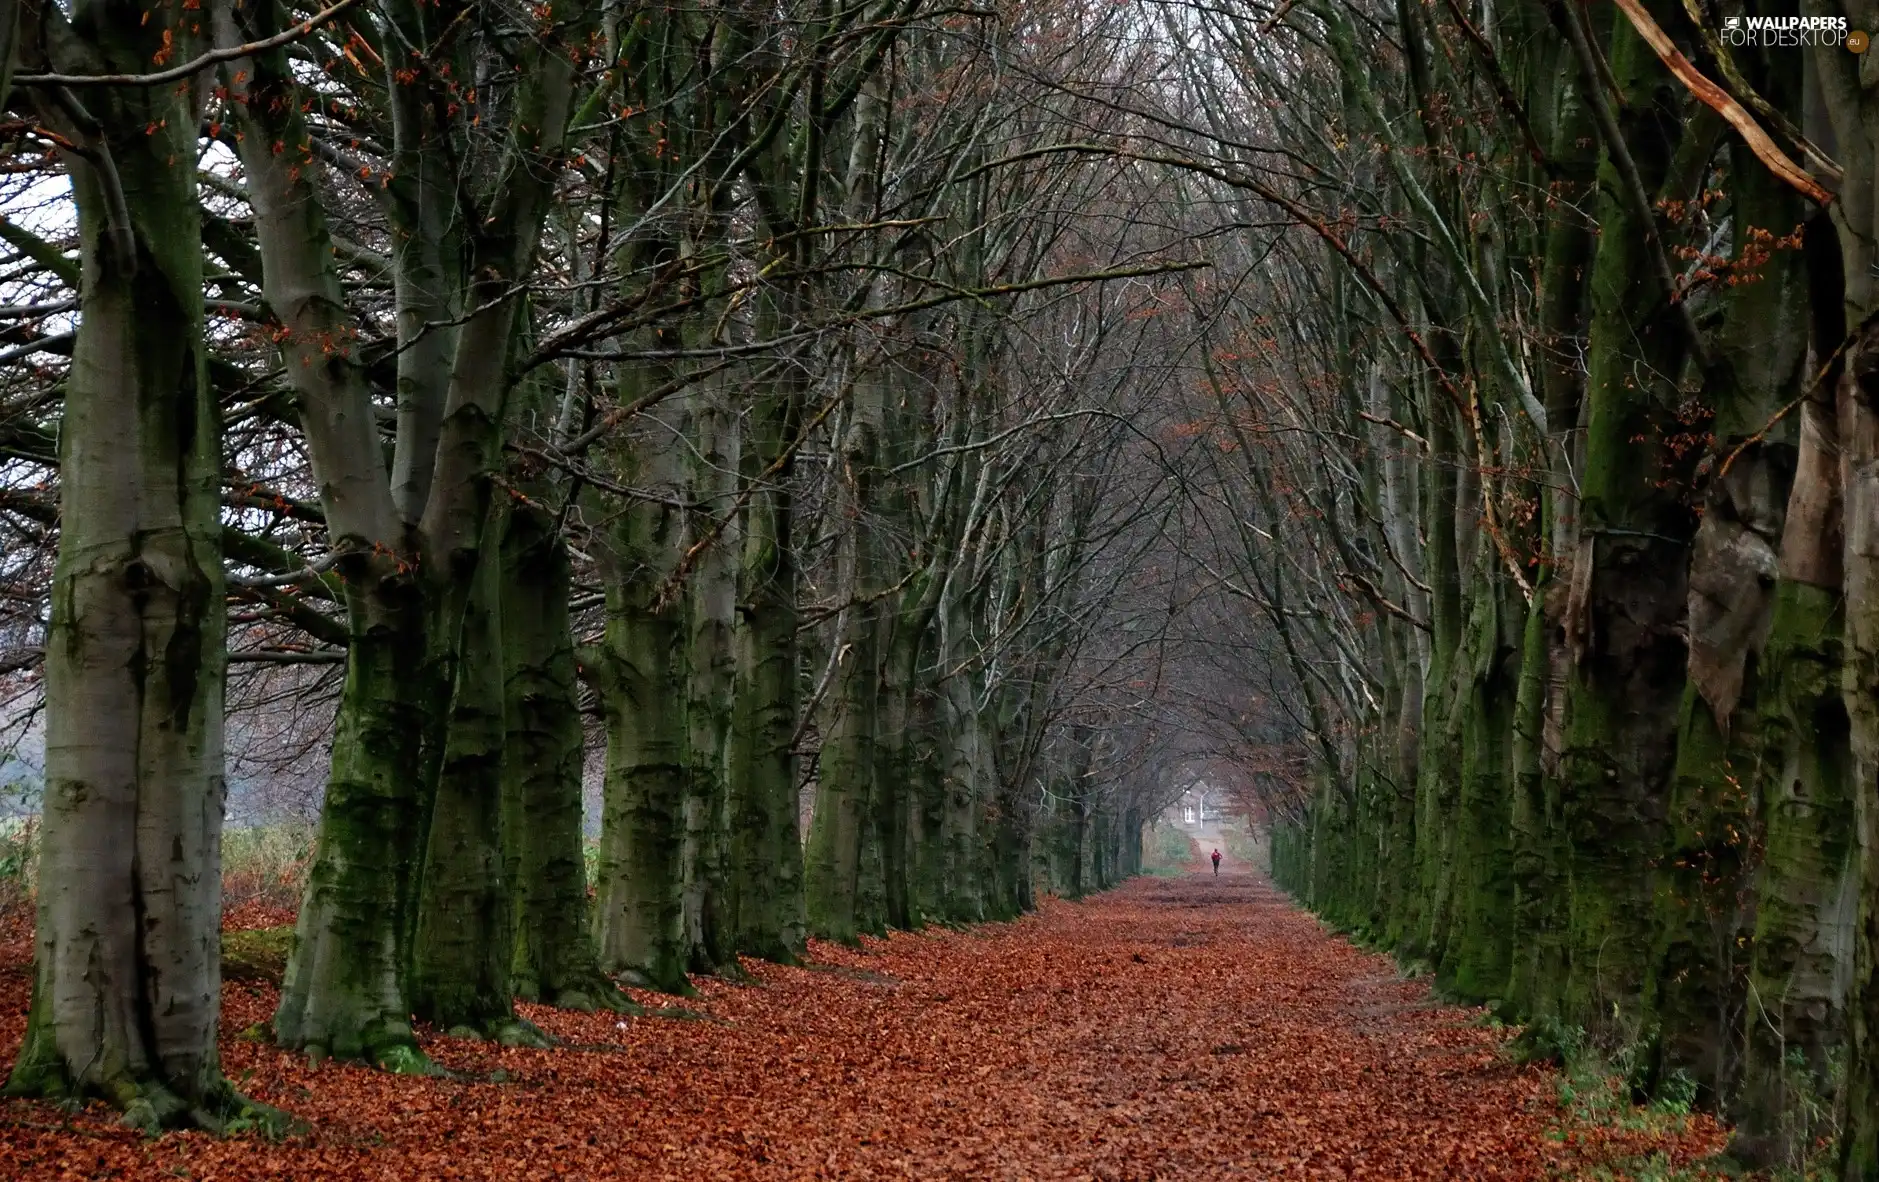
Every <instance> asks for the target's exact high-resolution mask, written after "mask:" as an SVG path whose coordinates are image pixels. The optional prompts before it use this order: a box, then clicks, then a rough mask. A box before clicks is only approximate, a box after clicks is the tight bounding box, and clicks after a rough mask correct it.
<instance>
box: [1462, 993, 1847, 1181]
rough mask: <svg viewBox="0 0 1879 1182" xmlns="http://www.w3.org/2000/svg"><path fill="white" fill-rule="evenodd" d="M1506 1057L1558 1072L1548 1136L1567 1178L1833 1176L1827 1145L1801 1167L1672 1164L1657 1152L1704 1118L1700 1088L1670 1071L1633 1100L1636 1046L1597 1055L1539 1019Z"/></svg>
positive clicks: (1556, 1024)
mask: <svg viewBox="0 0 1879 1182" xmlns="http://www.w3.org/2000/svg"><path fill="white" fill-rule="evenodd" d="M1494 1024H1495V1025H1498V1024H1499V1023H1498V1022H1495V1023H1494ZM1505 1053H1506V1055H1507V1057H1508V1058H1509V1059H1511V1060H1512V1061H1514V1062H1516V1063H1547V1064H1551V1065H1553V1066H1554V1067H1555V1068H1556V1069H1557V1072H1558V1074H1557V1075H1556V1076H1555V1077H1554V1089H1555V1099H1556V1100H1557V1101H1558V1104H1559V1113H1558V1118H1557V1120H1556V1122H1555V1123H1554V1124H1553V1126H1552V1127H1551V1128H1550V1129H1548V1131H1547V1136H1548V1138H1549V1139H1550V1140H1552V1141H1553V1142H1554V1143H1555V1144H1557V1145H1560V1146H1561V1147H1562V1148H1563V1147H1568V1146H1570V1147H1573V1148H1574V1149H1575V1152H1573V1153H1571V1154H1569V1155H1568V1157H1567V1160H1569V1161H1570V1162H1571V1166H1570V1170H1569V1172H1565V1173H1558V1174H1556V1175H1555V1176H1557V1177H1561V1178H1586V1179H1594V1180H1602V1182H1620V1180H1629V1182H1698V1180H1699V1179H1701V1180H1710V1179H1720V1178H1754V1179H1761V1180H1764V1182H1816V1180H1819V1182H1826V1180H1827V1179H1830V1178H1832V1177H1834V1176H1835V1174H1834V1171H1833V1167H1832V1146H1831V1145H1830V1144H1828V1143H1826V1142H1825V1141H1823V1142H1821V1143H1820V1144H1819V1145H1818V1146H1816V1148H1817V1150H1818V1152H1817V1153H1816V1154H1815V1155H1812V1156H1811V1157H1810V1159H1809V1160H1808V1161H1807V1162H1806V1163H1804V1165H1803V1166H1802V1167H1801V1168H1799V1169H1782V1170H1761V1171H1756V1170H1750V1169H1748V1168H1746V1167H1745V1166H1743V1165H1742V1164H1741V1163H1740V1162H1738V1161H1736V1160H1735V1159H1734V1158H1731V1157H1729V1156H1728V1155H1727V1154H1726V1153H1720V1154H1711V1155H1707V1156H1697V1157H1694V1158H1692V1159H1689V1160H1682V1161H1679V1160H1677V1158H1675V1157H1674V1156H1673V1154H1672V1153H1671V1152H1670V1151H1669V1150H1666V1149H1664V1148H1662V1146H1663V1145H1665V1144H1666V1143H1671V1144H1675V1143H1676V1142H1678V1141H1679V1140H1680V1139H1683V1138H1687V1137H1690V1136H1691V1135H1692V1134H1693V1132H1694V1130H1695V1122H1696V1121H1698V1120H1701V1119H1705V1118H1702V1117H1701V1116H1700V1115H1699V1114H1697V1113H1696V1111H1695V1107H1696V1102H1697V1097H1698V1092H1699V1087H1698V1085H1697V1082H1696V1081H1695V1080H1694V1079H1692V1078H1691V1077H1690V1076H1689V1075H1688V1074H1686V1073H1685V1072H1683V1071H1680V1070H1678V1071H1672V1072H1671V1073H1670V1074H1669V1075H1668V1076H1666V1077H1665V1078H1663V1079H1661V1080H1659V1081H1658V1083H1657V1086H1656V1090H1655V1093H1654V1094H1653V1095H1652V1096H1651V1098H1650V1099H1649V1100H1648V1101H1647V1102H1644V1103H1640V1102H1638V1095H1639V1092H1638V1083H1637V1080H1638V1075H1639V1071H1638V1066H1639V1061H1640V1060H1641V1058H1642V1054H1643V1048H1642V1047H1641V1045H1639V1044H1630V1045H1626V1046H1622V1047H1618V1048H1616V1049H1609V1050H1608V1049H1601V1048H1600V1047H1598V1046H1597V1045H1595V1044H1594V1042H1593V1040H1592V1039H1590V1038H1589V1037H1588V1036H1587V1034H1586V1032H1585V1031H1584V1030H1583V1029H1582V1028H1580V1027H1577V1026H1572V1025H1568V1024H1567V1023H1564V1022H1561V1021H1559V1020H1558V1019H1556V1018H1542V1019H1539V1020H1536V1021H1534V1022H1531V1023H1529V1024H1527V1025H1526V1026H1524V1027H1522V1028H1521V1030H1520V1033H1519V1034H1518V1035H1516V1036H1515V1037H1514V1038H1513V1040H1512V1041H1510V1042H1508V1043H1507V1045H1506V1052H1505Z"/></svg>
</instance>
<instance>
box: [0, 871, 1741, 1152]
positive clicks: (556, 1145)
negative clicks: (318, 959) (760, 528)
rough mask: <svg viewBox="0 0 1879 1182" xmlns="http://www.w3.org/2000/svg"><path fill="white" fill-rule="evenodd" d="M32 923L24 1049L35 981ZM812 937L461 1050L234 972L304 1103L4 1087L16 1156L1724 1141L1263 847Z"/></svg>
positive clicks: (5, 1041) (227, 1053)
mask: <svg viewBox="0 0 1879 1182" xmlns="http://www.w3.org/2000/svg"><path fill="white" fill-rule="evenodd" d="M230 918H231V922H232V923H235V924H248V925H251V926H253V925H260V924H272V923H278V922H280V921H281V920H282V919H283V918H284V917H283V916H280V915H276V914H272V913H269V912H267V911H266V910H265V909H262V910H257V911H255V912H253V913H252V914H245V915H232V916H231V917H230ZM14 927H15V930H12V931H8V932H4V933H0V957H3V958H4V959H3V962H0V1063H10V1061H11V1058H12V1056H13V1054H14V1053H15V1051H16V1050H17V1047H18V1043H19V1039H20V1036H21V1032H22V1030H23V1028H24V1026H25V1020H26V1008H27V995H28V992H29V985H30V968H29V965H28V963H27V959H28V958H29V957H30V954H31V953H30V939H29V933H21V932H20V931H18V930H17V925H14ZM812 951H813V955H814V958H815V962H816V963H815V964H813V965H811V966H809V967H805V968H779V967H776V966H770V965H758V964H752V965H751V966H750V968H751V972H752V974H753V976H754V977H755V978H756V981H755V983H753V984H750V985H742V986H732V985H728V984H724V983H722V982H718V981H709V980H708V981H702V982H700V990H701V994H702V996H701V997H700V998H697V999H691V1000H687V1001H685V1002H683V1003H681V1004H682V1005H683V1007H685V1010H686V1012H687V1014H688V1015H689V1016H680V1015H678V1014H677V1012H676V1011H672V1010H668V1011H667V1012H668V1015H670V1016H649V1017H643V1018H633V1019H628V1020H625V1021H624V1022H622V1021H621V1020H620V1019H619V1018H617V1017H616V1016H614V1015H585V1014H570V1013H560V1012H556V1011H553V1010H547V1009H541V1008H538V1007H523V1010H524V1013H525V1014H526V1015H527V1016H528V1017H529V1018H530V1019H532V1020H533V1021H535V1022H536V1023H538V1024H539V1025H541V1026H542V1027H543V1028H544V1029H546V1030H548V1031H550V1032H552V1033H553V1034H554V1035H555V1036H556V1037H558V1038H559V1039H561V1040H562V1041H563V1043H564V1044H565V1045H563V1046H561V1047H559V1048H556V1049H554V1050H551V1051H530V1050H504V1049H500V1048H495V1047H491V1046H488V1045H484V1044H479V1043H474V1042H467V1041H461V1040H456V1039H449V1038H443V1037H429V1038H427V1039H426V1041H425V1049H426V1051H427V1052H429V1054H430V1055H431V1056H432V1057H433V1058H434V1059H435V1060H436V1061H437V1062H438V1063H440V1064H442V1065H444V1066H445V1067H447V1068H449V1069H450V1071H451V1072H452V1073H453V1074H452V1076H451V1077H448V1078H412V1077H401V1076H392V1075H387V1074H384V1073H381V1072H376V1071H370V1070H366V1069H363V1068H359V1067H353V1066H346V1065H339V1064H332V1063H328V1064H324V1065H322V1066H319V1067H311V1066H308V1065H307V1064H306V1063H305V1062H304V1061H303V1060H301V1059H300V1058H298V1057H296V1056H294V1055H289V1054H285V1053H283V1052H281V1051H279V1050H277V1049H274V1048H272V1047H269V1046H266V1045H262V1044H259V1043H255V1042H250V1041H245V1040H243V1039H241V1038H240V1037H238V1032H239V1031H241V1030H243V1029H244V1028H247V1027H249V1026H250V1025H251V1024H253V1023H256V1022H259V1021H261V1020H263V1019H265V1018H267V1017H268V1016H269V1014H270V1013H271V1011H272V1009H273V1007H274V1002H275V993H274V990H273V989H272V988H271V987H270V986H267V985H265V984H249V983H241V982H231V983H230V984H229V985H228V986H227V989H226V1001H225V1010H224V1021H223V1032H224V1042H223V1048H222V1054H223V1061H224V1066H225V1068H226V1070H227V1072H228V1074H229V1076H230V1077H231V1078H233V1079H234V1080H236V1081H237V1084H238V1086H239V1087H240V1088H241V1089H242V1090H243V1091H245V1092H246V1093H247V1094H248V1095H250V1096H252V1097H254V1098H256V1099H259V1100H263V1101H265V1102H267V1103H269V1104H273V1105H276V1106H278V1107H280V1108H283V1109H286V1110H288V1111H290V1112H292V1113H294V1114H295V1115H296V1116H298V1117H300V1118H301V1119H303V1120H304V1121H305V1122H306V1124H307V1128H306V1130H305V1131H304V1132H301V1133H299V1134H296V1135H293V1136H290V1137H288V1138H286V1139H285V1140H281V1141H272V1142H271V1141H268V1140H264V1139H262V1138H260V1137H258V1136H253V1135H243V1136H235V1137H230V1138H226V1139H220V1140H218V1139H215V1138H211V1137H208V1136H205V1135H202V1134H199V1133H176V1134H169V1135H166V1136H164V1137H161V1138H158V1139H156V1140H146V1139H143V1138H141V1137H139V1136H138V1135H136V1134H134V1133H131V1132H129V1131H127V1130H124V1129H122V1128H120V1127H118V1126H117V1125H115V1124H114V1122H113V1121H112V1119H111V1115H110V1114H109V1113H108V1112H106V1111H104V1110H103V1109H101V1108H97V1107H93V1108H89V1109H86V1110H84V1111H82V1112H79V1113H75V1114H68V1113H66V1112H64V1111H61V1110H60V1109H59V1108H57V1107H54V1106H51V1105H47V1104H40V1103H28V1102H24V1101H17V1100H15V1101H6V1102H4V1103H3V1104H0V1176H9V1177H31V1178H35V1179H51V1178H133V1177H134V1178H159V1177H163V1178H176V1177H187V1178H192V1179H196V1180H198V1182H205V1180H208V1179H247V1178H295V1179H302V1178H345V1179H355V1178H385V1179H409V1178H501V1179H511V1178H516V1179H519V1178H562V1177H566V1178H633V1179H651V1178H682V1179H713V1178H738V1179H741V1178H869V1177H916V1178H939V1177H950V1178H1012V1179H1018V1178H1024V1179H1047V1178H1049V1179H1059V1178H1061V1179H1071V1178H1100V1179H1148V1178H1174V1177H1181V1178H1194V1179H1206V1178H1212V1177H1220V1176H1235V1177H1251V1178H1268V1177H1299V1178H1548V1177H1563V1178H1573V1177H1585V1176H1588V1175H1591V1174H1594V1173H1596V1172H1598V1171H1600V1170H1601V1169H1604V1168H1607V1167H1606V1163H1609V1162H1611V1161H1615V1160H1617V1158H1616V1156H1615V1155H1617V1154H1619V1153H1626V1154H1634V1153H1638V1152H1643V1151H1661V1152H1662V1153H1664V1154H1665V1155H1666V1156H1667V1157H1668V1159H1669V1160H1671V1161H1672V1162H1676V1163H1684V1162H1689V1161H1691V1160H1694V1159H1696V1158H1699V1157H1701V1156H1703V1155H1705V1154H1709V1153H1713V1152H1715V1151H1716V1150H1718V1149H1719V1148H1720V1147H1721V1144H1722V1132H1721V1130H1719V1129H1718V1128H1717V1127H1716V1126H1715V1125H1714V1124H1713V1123H1712V1122H1709V1121H1707V1120H1705V1119H1702V1118H1696V1119H1693V1120H1689V1121H1685V1122H1682V1123H1681V1124H1679V1125H1678V1126H1677V1127H1676V1128H1675V1129H1673V1130H1671V1131H1669V1132H1658V1133H1655V1134H1651V1135H1650V1138H1649V1143H1648V1144H1638V1143H1637V1137H1636V1136H1624V1137H1621V1136H1620V1135H1618V1134H1615V1133H1612V1132H1610V1131H1609V1130H1600V1129H1573V1128H1572V1127H1571V1124H1570V1119H1569V1118H1568V1117H1566V1116H1565V1115H1564V1114H1562V1113H1561V1112H1560V1110H1559V1107H1558V1104H1557V1103H1556V1101H1555V1100H1554V1095H1555V1091H1554V1085H1553V1081H1552V1079H1551V1077H1550V1075H1549V1073H1548V1072H1547V1071H1545V1070H1544V1069H1541V1068H1536V1067H1516V1066H1513V1065H1511V1064H1509V1063H1508V1062H1507V1061H1506V1060H1505V1059H1504V1058H1503V1057H1502V1056H1501V1055H1500V1054H1499V1046H1500V1041H1501V1039H1502V1038H1503V1037H1504V1035H1502V1034H1500V1033H1497V1032H1495V1031H1493V1030H1490V1029H1488V1028H1487V1027H1486V1026H1484V1025H1482V1024H1481V1022H1480V1014H1479V1013H1478V1012H1477V1011H1473V1010H1466V1009H1458V1008H1454V1007H1447V1006H1442V1005H1438V1004H1435V1003H1433V1002H1432V1001H1431V1000H1430V999H1429V996H1428V991H1427V989H1426V988H1425V987H1424V986H1423V985H1421V984H1418V983H1416V982H1410V981H1403V980H1400V979H1398V978H1397V976H1396V975H1395V974H1394V972H1393V971H1392V966H1391V964H1390V962H1389V961H1388V960H1387V959H1385V958H1383V957H1380V956H1376V955H1373V954H1370V953H1366V952H1363V951H1360V950H1358V949H1356V948H1354V947H1352V946H1351V945H1350V944H1348V943H1346V942H1345V941H1343V940H1341V939H1338V938H1336V937H1334V936H1331V935H1328V934H1327V933H1326V932H1325V931H1324V930H1323V929H1322V928H1321V927H1320V926H1319V924H1318V923H1317V922H1316V921H1315V920H1314V919H1313V918H1311V917H1310V916H1309V915H1307V914H1305V913H1303V912H1301V911H1300V910H1298V909H1297V908H1296V907H1294V906H1293V905H1292V904H1291V903H1290V902H1289V901H1287V900H1286V899H1285V898H1284V897H1283V896H1282V895H1280V894H1279V893H1278V892H1277V891H1275V890H1274V889H1273V888H1272V887H1271V886H1270V885H1268V884H1267V883H1265V882H1264V881H1263V880H1262V879H1260V878H1258V877H1256V876H1254V875H1251V874H1246V873H1224V874H1222V875H1221V876H1220V877H1219V878H1214V877H1213V876H1212V875H1210V874H1207V873H1205V872H1204V871H1200V872H1196V873H1191V874H1188V875H1185V876H1181V877H1175V878H1142V879H1136V880H1134V881H1132V882H1130V883H1128V884H1126V885H1125V886H1123V887H1122V888H1120V889H1119V890H1116V891H1114V892H1111V893H1109V894H1107V895H1103V896H1100V897H1097V898H1093V899H1090V900H1087V901H1084V902H1081V903H1067V902H1059V901H1048V902H1046V903H1045V905H1044V906H1043V908H1042V909H1041V911H1040V912H1039V913H1038V914H1036V915H1033V916H1030V917H1027V918H1025V919H1022V920H1019V921H1017V922H1015V923H1010V924H993V925H986V926H984V927H981V928H978V929H975V930H972V931H969V932H957V931H932V932H925V933H912V934H898V935H895V936H892V937H890V938H888V939H885V940H878V941H877V940H870V941H868V942H867V945H866V947H865V948H864V949H861V950H855V949H848V948H842V947H835V946H828V945H817V946H815V947H814V948H813V950H812ZM636 996H637V997H638V999H639V1000H640V1001H641V1002H643V1003H645V1004H647V1005H648V1006H649V1007H658V1006H666V1005H669V1004H670V1002H671V999H669V998H660V997H657V996H654V995H645V994H639V995H636ZM1614 1138H1616V1139H1614ZM1601 1176H1602V1175H1601Z"/></svg>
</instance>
